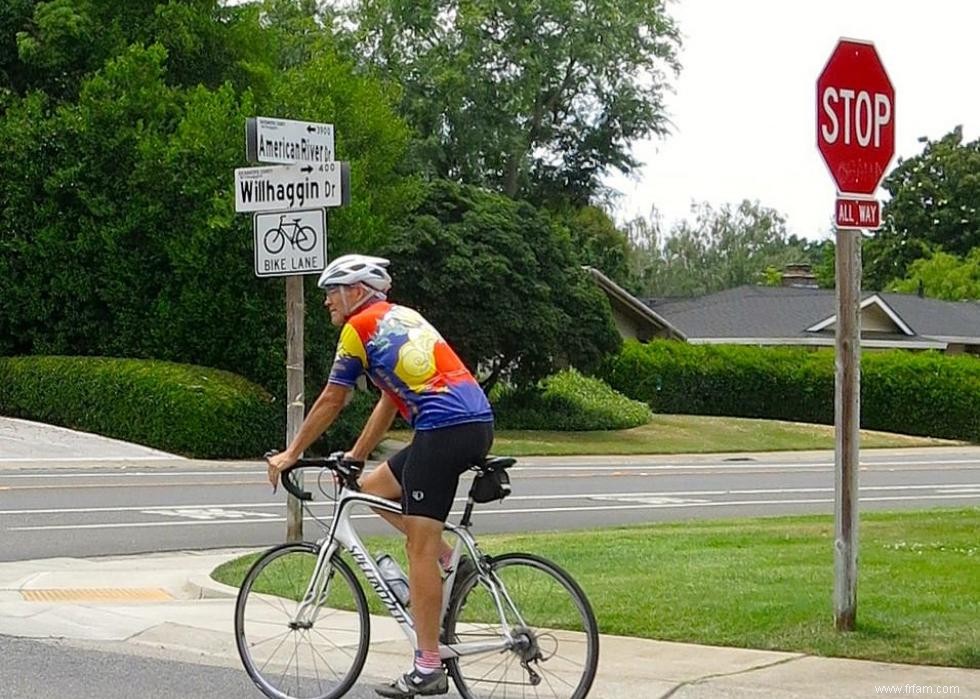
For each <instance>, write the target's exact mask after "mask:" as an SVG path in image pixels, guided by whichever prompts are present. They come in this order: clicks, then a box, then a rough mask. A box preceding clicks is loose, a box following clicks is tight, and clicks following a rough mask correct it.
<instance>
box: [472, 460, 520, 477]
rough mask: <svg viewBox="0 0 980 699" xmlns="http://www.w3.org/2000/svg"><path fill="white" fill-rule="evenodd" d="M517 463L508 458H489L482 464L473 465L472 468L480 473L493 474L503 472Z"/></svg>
mask: <svg viewBox="0 0 980 699" xmlns="http://www.w3.org/2000/svg"><path fill="white" fill-rule="evenodd" d="M516 463H517V459H514V458H511V457H509V456H491V457H490V458H488V459H485V460H484V461H483V463H482V464H473V468H474V470H476V471H479V472H480V473H494V472H495V471H504V470H506V469H508V468H510V467H511V466H513V465H514V464H516Z"/></svg>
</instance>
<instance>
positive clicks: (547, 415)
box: [491, 369, 653, 431]
mask: <svg viewBox="0 0 980 699" xmlns="http://www.w3.org/2000/svg"><path fill="white" fill-rule="evenodd" d="M491 398H492V401H493V407H494V416H495V422H496V426H497V428H499V429H509V430H563V431H587V430H621V429H626V428H629V427H639V426H640V425H645V424H646V423H648V422H649V421H650V419H651V418H652V417H653V415H652V413H651V412H650V409H649V408H648V407H647V406H646V405H645V404H644V403H642V402H640V401H636V400H630V399H629V398H627V397H626V396H624V395H622V394H621V393H617V392H616V391H614V390H613V389H611V388H610V387H609V386H608V385H606V384H605V383H603V382H602V381H600V380H599V379H596V378H593V377H588V376H583V375H582V374H580V373H579V372H578V371H576V370H575V369H567V370H565V371H562V372H559V373H557V374H554V375H552V376H549V377H547V378H546V379H544V380H542V381H541V382H540V383H539V384H538V386H537V387H536V388H534V389H524V390H515V389H512V388H500V389H497V390H495V391H493V392H492V396H491Z"/></svg>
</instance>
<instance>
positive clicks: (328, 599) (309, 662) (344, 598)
mask: <svg viewBox="0 0 980 699" xmlns="http://www.w3.org/2000/svg"><path fill="white" fill-rule="evenodd" d="M318 554H319V547H317V546H315V545H314V544H309V543H295V544H285V545H283V546H278V547H275V548H272V549H270V550H269V551H267V552H266V553H264V554H262V556H260V557H259V559H258V560H257V561H255V563H254V564H253V565H252V568H251V569H250V570H249V571H248V574H247V575H246V576H245V580H244V582H243V583H242V587H241V589H240V590H239V592H238V601H237V602H236V604H235V640H236V642H237V644H238V654H239V655H240V656H241V659H242V664H244V666H245V670H246V671H247V672H248V674H249V677H251V678H252V681H253V682H255V684H256V686H258V688H259V689H260V690H262V692H263V693H264V694H265V695H266V696H267V697H273V698H274V699H335V698H336V697H341V696H343V695H344V694H345V693H346V692H347V690H348V689H350V688H351V686H352V685H353V684H354V682H355V681H356V680H357V677H358V675H359V674H360V672H361V669H362V668H363V667H364V660H365V658H366V657H367V651H368V643H369V641H370V633H371V626H370V619H369V617H368V609H367V600H366V599H365V598H364V590H363V589H361V586H360V584H359V583H358V581H357V578H356V577H355V576H354V573H353V572H352V571H351V569H350V566H348V565H347V564H346V563H345V562H344V561H343V560H341V559H340V558H339V557H338V556H337V555H336V554H335V555H334V556H333V557H332V558H331V559H330V560H329V561H327V564H326V566H325V568H324V573H323V574H324V576H325V587H324V588H323V593H322V594H321V595H320V597H319V603H318V604H317V605H316V607H315V608H314V609H313V610H311V614H309V615H306V616H305V617H304V618H303V619H297V611H298V609H299V603H300V601H301V600H302V599H303V595H304V594H305V593H306V588H307V586H308V585H309V582H310V578H311V577H312V575H313V569H314V566H315V565H316V560H317V556H318Z"/></svg>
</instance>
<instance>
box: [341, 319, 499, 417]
mask: <svg viewBox="0 0 980 699" xmlns="http://www.w3.org/2000/svg"><path fill="white" fill-rule="evenodd" d="M361 373H367V375H368V376H369V377H370V379H371V381H372V382H373V383H374V384H375V385H376V386H377V387H378V388H380V389H381V390H382V391H384V392H385V393H386V394H387V395H388V396H389V397H390V398H391V400H392V401H393V402H394V403H395V405H396V406H397V407H398V411H399V413H401V416H402V417H403V418H405V420H406V421H407V422H408V423H409V424H410V425H411V426H412V427H413V428H414V429H417V430H431V429H436V428H439V427H449V426H450V425H459V424H462V423H465V422H491V421H492V420H493V411H492V410H491V408H490V403H489V401H488V400H487V396H486V394H485V393H484V392H483V389H482V388H480V384H479V383H477V381H476V379H474V378H473V375H472V374H471V373H470V371H469V370H468V369H467V368H466V365H464V364H463V362H462V361H461V360H460V358H459V357H458V356H457V355H456V353H455V352H454V351H453V349H452V348H451V347H450V346H449V345H448V344H447V343H446V341H445V340H444V339H442V336H441V335H440V334H439V332H438V331H437V330H436V329H435V328H434V327H432V326H431V325H430V324H429V322H428V321H426V320H425V318H423V317H422V316H421V314H419V313H418V312H417V311H413V310H412V309H411V308H406V307H405V306H397V305H394V304H390V303H388V302H387V301H376V302H374V303H372V304H370V305H369V306H367V307H365V308H364V309H363V310H361V311H359V312H357V313H356V314H354V315H353V316H351V317H350V318H348V319H347V323H346V324H345V325H344V327H343V329H342V330H341V332H340V342H339V343H338V344H337V356H336V358H335V359H334V363H333V368H332V369H331V370H330V379H329V380H328V382H329V383H333V384H340V385H341V386H349V387H353V386H354V384H355V382H356V381H357V379H358V377H359V376H360V375H361Z"/></svg>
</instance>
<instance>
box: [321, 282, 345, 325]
mask: <svg viewBox="0 0 980 699" xmlns="http://www.w3.org/2000/svg"><path fill="white" fill-rule="evenodd" d="M326 292H327V293H326V298H324V300H323V305H324V306H326V308H327V310H328V311H329V312H330V322H331V323H332V324H333V325H335V326H336V327H338V328H339V327H341V326H342V325H343V324H344V322H345V321H346V320H347V309H348V308H349V307H350V306H349V303H350V301H351V299H350V298H349V295H350V291H349V287H346V286H341V285H339V284H338V285H334V286H328V287H327V288H326Z"/></svg>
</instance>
